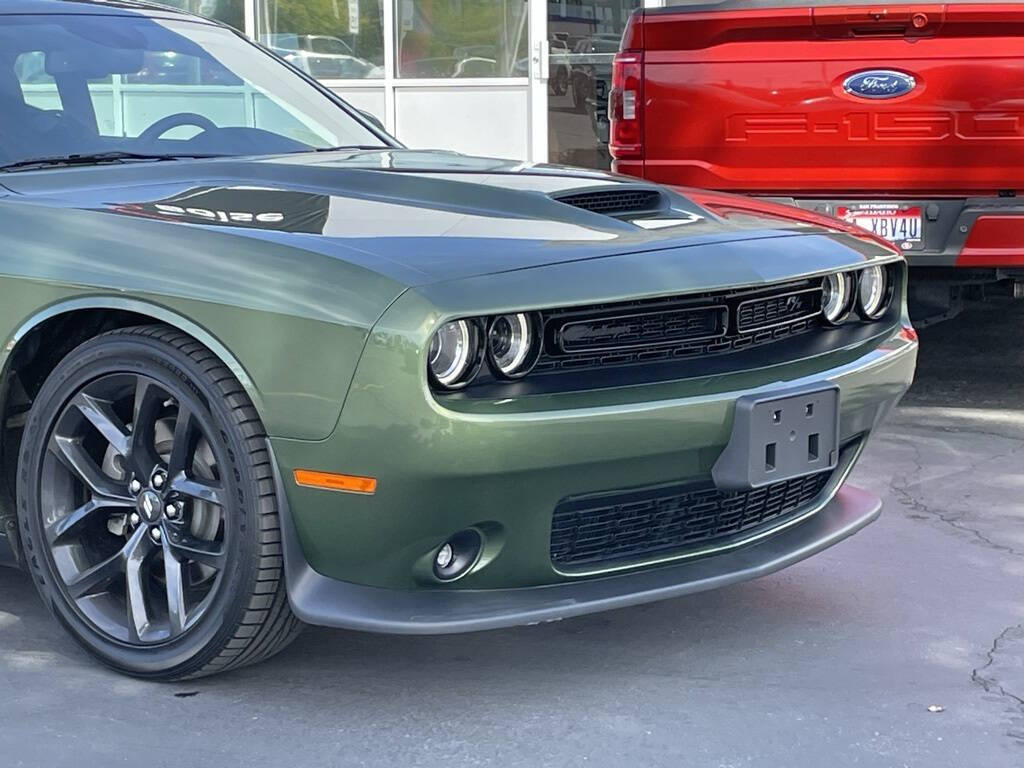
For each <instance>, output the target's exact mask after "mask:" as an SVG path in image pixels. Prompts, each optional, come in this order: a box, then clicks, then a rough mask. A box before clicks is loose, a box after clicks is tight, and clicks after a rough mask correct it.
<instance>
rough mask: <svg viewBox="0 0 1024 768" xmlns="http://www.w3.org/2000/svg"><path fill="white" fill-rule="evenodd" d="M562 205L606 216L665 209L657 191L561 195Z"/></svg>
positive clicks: (558, 199)
mask: <svg viewBox="0 0 1024 768" xmlns="http://www.w3.org/2000/svg"><path fill="white" fill-rule="evenodd" d="M555 199H556V200H557V201H558V202H560V203H565V204H566V205H571V206H573V207H574V208H582V209H583V210H585V211H590V212H591V213H601V214H604V215H605V216H634V215H637V214H643V213H655V212H657V211H660V210H661V209H662V208H664V207H665V200H664V197H663V196H662V194H661V192H659V191H658V190H656V189H629V188H626V189H602V190H598V191H594V192H577V193H575V194H571V195H559V196H558V197H556V198H555Z"/></svg>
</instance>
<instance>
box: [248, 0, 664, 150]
mask: <svg viewBox="0 0 1024 768" xmlns="http://www.w3.org/2000/svg"><path fill="white" fill-rule="evenodd" d="M257 2H258V0H245V4H244V10H245V17H244V18H245V30H244V31H245V34H246V35H248V36H249V37H250V38H253V39H255V38H256V3H257ZM399 2H401V0H382V8H381V11H382V15H383V19H382V21H383V25H382V26H383V33H384V77H382V78H374V79H357V80H350V79H338V80H321V81H320V82H321V83H322V84H323V85H325V86H326V87H328V88H330V89H332V90H339V91H345V90H356V89H358V90H363V89H368V90H378V91H382V92H383V94H384V115H383V123H384V127H385V128H386V129H387V131H388V132H389V133H391V134H394V133H395V127H396V125H397V121H396V116H395V91H396V90H399V89H401V88H453V89H468V88H488V89H492V90H493V89H504V88H508V89H515V90H522V89H524V88H529V89H530V91H531V98H530V102H531V107H530V125H529V126H528V130H529V146H530V158H531V159H532V160H534V161H535V162H547V159H548V157H547V135H548V134H547V131H548V127H547V125H548V110H547V90H546V89H547V77H546V73H547V61H546V57H547V50H546V48H547V23H548V18H547V16H548V14H547V5H548V0H529V4H530V8H529V14H530V16H529V19H528V24H529V28H530V46H529V52H530V54H529V55H530V58H531V60H533V59H534V58H535V57H539V58H540V63H539V64H538V66H534V65H533V64H534V62H533V61H531V67H530V76H528V77H466V78H409V77H403V78H399V77H397V76H396V72H395V8H396V5H397V3H399ZM665 2H666V0H644V7H645V8H661V7H663V6H664V5H665ZM399 138H401V137H399Z"/></svg>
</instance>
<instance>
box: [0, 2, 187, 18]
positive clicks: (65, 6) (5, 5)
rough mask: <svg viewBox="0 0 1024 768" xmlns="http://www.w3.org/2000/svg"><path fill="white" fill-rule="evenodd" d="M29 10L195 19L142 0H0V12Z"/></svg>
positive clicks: (3, 14)
mask: <svg viewBox="0 0 1024 768" xmlns="http://www.w3.org/2000/svg"><path fill="white" fill-rule="evenodd" d="M22 13H31V14H45V13H60V14H81V15H125V14H130V15H136V14H137V15H140V16H154V17H161V18H167V17H179V18H181V17H185V18H192V19H198V18H200V17H198V16H194V15H193V14H191V13H187V12H186V11H181V10H178V9H177V8H170V7H168V6H166V5H160V4H159V3H151V2H145V0H0V16H13V15H15V14H22Z"/></svg>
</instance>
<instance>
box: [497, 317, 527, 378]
mask: <svg viewBox="0 0 1024 768" xmlns="http://www.w3.org/2000/svg"><path fill="white" fill-rule="evenodd" d="M539 342H540V339H539V334H538V333H537V331H536V325H535V323H534V321H533V319H532V318H531V317H530V316H529V315H526V314H523V313H522V312H519V313H517V314H514V315H499V316H498V317H496V318H494V320H492V321H491V327H490V331H489V332H488V334H487V354H488V355H489V356H490V359H491V364H492V365H493V366H494V369H495V371H496V372H497V373H499V374H501V375H502V376H505V377H507V378H512V379H515V378H519V377H521V376H525V375H526V374H528V373H529V372H530V369H531V368H533V365H534V363H536V362H537V356H538V353H539V351H540V343H539Z"/></svg>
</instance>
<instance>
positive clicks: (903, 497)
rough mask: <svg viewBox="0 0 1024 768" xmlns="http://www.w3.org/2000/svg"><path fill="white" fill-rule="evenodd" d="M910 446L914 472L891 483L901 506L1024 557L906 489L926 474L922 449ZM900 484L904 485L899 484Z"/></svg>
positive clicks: (1013, 548) (997, 547)
mask: <svg viewBox="0 0 1024 768" xmlns="http://www.w3.org/2000/svg"><path fill="white" fill-rule="evenodd" d="M910 446H911V448H912V449H913V452H914V453H913V456H912V457H911V459H910V460H911V462H912V463H913V465H914V469H913V471H912V472H910V473H907V474H903V475H899V476H897V475H893V477H892V478H891V479H890V481H889V491H890V492H891V493H892V494H893V496H894V497H895V498H896V501H897V502H898V503H899V504H900V505H901V506H903V507H904V508H906V509H910V510H913V511H914V512H918V513H923V514H925V515H927V516H929V517H931V518H933V519H935V520H938V521H940V522H942V523H945V524H946V525H947V526H949V527H950V528H953V529H954V530H957V531H960V532H962V533H966V534H968V535H970V536H972V537H973V538H974V539H975V540H976V541H978V542H979V543H980V544H982V545H983V546H985V547H988V548H990V549H994V550H997V551H999V552H1006V553H1007V554H1010V555H1014V556H1016V557H1024V552H1022V551H1021V550H1019V549H1016V548H1015V547H1011V546H1010V545H1008V544H1000V543H999V542H996V541H993V540H992V539H990V538H989V537H988V536H986V535H985V534H984V533H982V532H981V531H980V530H979V529H977V528H974V527H972V526H970V525H968V524H966V523H964V522H963V521H962V520H960V518H959V517H958V516H957V515H955V514H949V513H947V512H942V511H940V510H938V509H934V508H932V507H931V506H930V505H928V504H926V503H925V502H924V501H922V500H921V499H919V498H918V497H917V496H916V495H914V494H912V493H911V492H910V491H909V490H908V489H907V488H906V487H904V486H907V485H910V483H908V479H909V477H913V476H920V475H921V474H922V473H923V472H924V462H923V459H922V456H921V449H920V448H919V447H918V446H917V444H916V443H910ZM1011 453H1016V451H1011ZM900 482H901V483H902V485H900V484H899V483H900ZM915 485H916V483H915Z"/></svg>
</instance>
